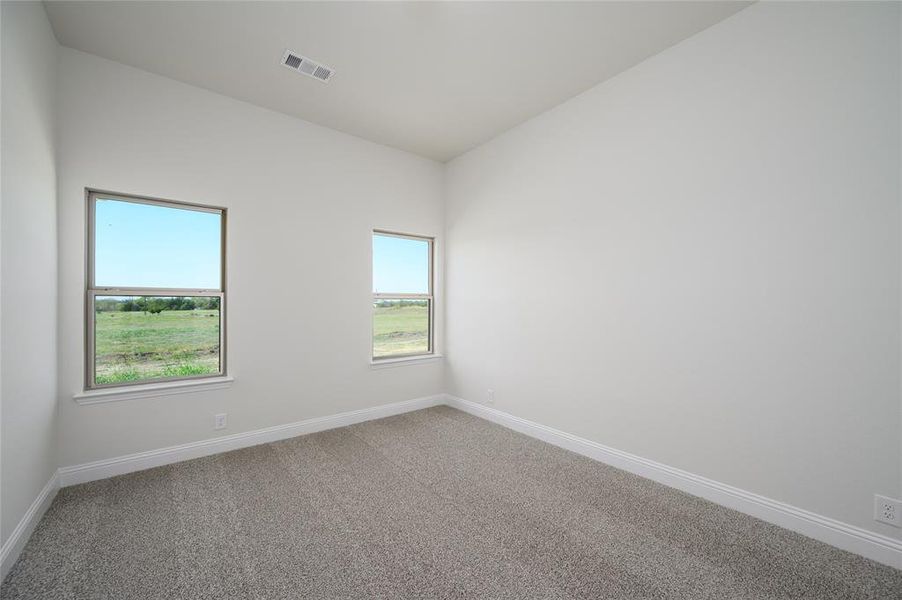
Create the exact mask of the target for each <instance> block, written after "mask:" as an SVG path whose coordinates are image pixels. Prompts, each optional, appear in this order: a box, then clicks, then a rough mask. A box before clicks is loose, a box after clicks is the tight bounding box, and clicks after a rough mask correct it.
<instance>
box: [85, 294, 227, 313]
mask: <svg viewBox="0 0 902 600" xmlns="http://www.w3.org/2000/svg"><path fill="white" fill-rule="evenodd" d="M94 310H96V311H97V312H145V313H150V314H152V315H155V314H159V313H161V312H163V311H164V310H219V298H218V297H215V296H172V297H166V298H163V297H155V296H137V297H134V298H98V299H96V300H95V301H94Z"/></svg>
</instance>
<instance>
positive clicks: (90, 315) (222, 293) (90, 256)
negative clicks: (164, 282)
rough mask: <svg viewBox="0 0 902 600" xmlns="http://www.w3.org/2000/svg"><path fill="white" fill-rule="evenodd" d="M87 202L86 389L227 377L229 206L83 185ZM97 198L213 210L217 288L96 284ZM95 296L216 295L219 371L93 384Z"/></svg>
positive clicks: (184, 208) (209, 211)
mask: <svg viewBox="0 0 902 600" xmlns="http://www.w3.org/2000/svg"><path fill="white" fill-rule="evenodd" d="M85 199H86V205H87V213H86V222H87V235H86V238H85V242H86V244H85V245H86V252H85V259H86V265H85V344H84V347H85V387H84V389H85V390H86V391H88V390H102V389H111V388H127V387H131V386H139V385H143V386H147V385H153V384H157V383H170V382H177V381H193V380H199V379H213V378H222V377H225V376H227V373H228V371H227V360H226V358H227V355H228V353H227V352H226V339H227V336H226V230H227V224H228V209H226V208H225V207H221V206H210V205H205V204H195V203H192V202H181V201H178V200H165V199H162V198H151V197H147V196H138V195H135V194H121V193H118V192H107V191H104V190H98V189H92V188H85ZM98 199H106V200H115V201H119V202H131V203H133V204H149V205H152V206H163V207H166V208H175V209H180V210H195V211H200V212H208V213H215V214H218V215H220V234H219V246H220V247H219V288H200V289H194V288H151V287H96V284H95V281H94V275H95V272H94V271H95V262H94V259H95V253H96V243H97V239H96V237H95V229H96V223H95V218H96V205H97V200H98ZM97 296H163V297H173V296H176V297H198V296H207V297H218V298H219V371H218V372H216V373H208V374H205V375H187V376H184V377H154V378H150V379H141V380H139V381H129V382H121V383H100V384H98V383H96V381H95V375H96V373H95V369H96V363H97V357H96V356H95V352H96V347H95V345H96V339H95V331H94V326H95V313H94V301H95V299H96V297H97Z"/></svg>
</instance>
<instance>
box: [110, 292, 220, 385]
mask: <svg viewBox="0 0 902 600" xmlns="http://www.w3.org/2000/svg"><path fill="white" fill-rule="evenodd" d="M219 340H220V300H219V297H218V296H95V297H94V348H95V350H94V357H95V358H94V361H95V362H94V383H95V384H98V385H109V384H116V383H130V382H136V381H142V380H146V379H160V378H173V377H174V378H182V377H192V376H198V375H215V374H217V373H219V371H220V348H219Z"/></svg>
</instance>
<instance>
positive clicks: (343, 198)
mask: <svg viewBox="0 0 902 600" xmlns="http://www.w3.org/2000/svg"><path fill="white" fill-rule="evenodd" d="M301 83H303V82H301ZM314 84H316V85H320V84H318V83H316V82H314ZM59 123H60V128H59V133H60V137H59V152H58V156H59V164H58V172H59V195H60V197H59V210H60V232H59V233H60V238H59V239H60V248H59V258H60V273H61V277H60V290H59V291H60V302H59V315H60V368H59V381H60V386H59V388H60V390H59V391H60V403H61V404H60V406H61V413H60V414H61V419H60V422H61V440H60V444H61V458H60V464H61V466H66V465H73V464H80V463H84V462H87V461H93V460H98V459H104V458H109V457H114V456H119V455H123V454H126V453H131V452H137V451H143V450H149V449H156V448H161V447H165V446H170V445H174V444H179V443H185V442H190V441H196V440H202V439H206V438H210V437H213V436H214V435H218V434H232V433H237V432H242V431H247V430H253V429H257V428H261V427H267V426H272V425H278V424H284V423H290V422H294V421H298V420H302V419H307V418H311V417H317V416H322V415H331V414H335V413H339V412H343V411H347V410H353V409H359V408H364V407H369V406H375V405H380V404H386V403H390V402H397V401H400V400H407V399H412V398H417V397H422V396H427V395H432V394H436V393H439V392H441V391H442V368H443V367H442V364H441V361H432V362H431V363H428V364H418V365H406V366H403V367H398V368H392V369H376V370H374V369H371V367H370V342H371V337H370V336H371V334H370V331H371V310H372V309H371V289H372V288H371V285H372V284H371V263H370V256H371V238H370V235H371V230H372V229H373V228H374V227H378V228H387V229H391V230H397V231H404V232H411V233H417V234H425V235H435V236H437V237H438V240H437V252H438V256H437V259H438V262H439V264H441V251H442V242H443V240H442V235H441V234H442V207H441V189H442V188H441V177H442V167H441V165H440V164H438V163H435V162H432V161H429V160H426V159H423V158H418V157H415V156H413V155H410V154H406V153H403V152H400V151H396V150H391V149H388V148H386V147H383V146H379V145H376V144H373V143H370V142H365V141H362V140H360V139H358V138H354V137H351V136H348V135H345V134H340V133H336V132H334V131H331V130H328V129H325V128H322V127H319V126H314V125H311V124H309V123H305V122H303V121H299V120H296V119H293V118H290V117H287V116H284V115H280V114H277V113H274V112H270V111H267V110H264V109H261V108H256V107H253V106H251V105H248V104H245V103H242V102H239V101H236V100H232V99H228V98H225V97H223V96H219V95H216V94H213V93H210V92H207V91H204V90H201V89H199V88H194V87H191V86H187V85H184V84H181V83H177V82H175V81H172V80H169V79H165V78H162V77H159V76H156V75H152V74H150V73H147V72H143V71H139V70H136V69H132V68H129V67H125V66H123V65H120V64H117V63H113V62H110V61H106V60H103V59H100V58H97V57H94V56H91V55H87V54H83V53H80V52H77V51H74V50H69V49H63V50H62V54H61V64H60V102H59ZM86 187H91V188H99V189H104V190H111V191H118V192H122V193H134V194H141V195H148V196H154V197H160V198H169V199H174V200H182V201H189V202H196V203H201V204H212V205H218V206H225V207H227V208H228V210H229V224H228V249H227V252H228V291H227V294H228V351H229V355H228V364H229V373H230V374H231V375H234V376H235V378H236V381H235V384H234V386H233V387H232V388H230V389H228V390H216V391H207V392H200V393H192V394H185V395H172V396H164V397H159V398H143V399H137V400H129V401H122V402H114V403H108V404H95V405H89V406H83V405H78V404H76V403H75V402H74V401H73V400H72V395H73V394H74V393H76V392H78V391H80V390H81V389H82V387H83V384H84V381H83V379H84V375H83V360H84V349H83V346H84V325H83V314H84V291H85V279H84V271H85V269H84V263H85V258H84V252H85V188H86ZM439 275H440V274H439ZM437 283H438V284H439V285H438V290H439V291H440V290H441V281H440V279H439V281H438V282H437ZM275 297H279V298H291V299H292V300H293V305H292V306H285V305H284V304H283V303H282V302H277V301H275V300H274V298H275ZM438 301H439V302H441V297H440V294H439V297H438ZM438 333H439V337H441V331H440V330H439V332H438ZM439 343H440V341H439ZM220 412H226V413H228V414H229V428H228V429H226V430H224V431H221V432H219V431H217V432H214V431H213V415H214V414H215V413H220Z"/></svg>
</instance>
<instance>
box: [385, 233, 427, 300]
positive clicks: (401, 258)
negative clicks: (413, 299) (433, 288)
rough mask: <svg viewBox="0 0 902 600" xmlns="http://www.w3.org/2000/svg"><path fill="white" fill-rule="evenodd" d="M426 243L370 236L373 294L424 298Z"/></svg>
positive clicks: (387, 236)
mask: <svg viewBox="0 0 902 600" xmlns="http://www.w3.org/2000/svg"><path fill="white" fill-rule="evenodd" d="M429 251H430V243H429V240H426V239H410V238H407V237H397V236H391V235H383V234H379V233H376V234H373V293H376V294H428V293H429V291H430V290H429V267H430V264H429V263H430V257H429Z"/></svg>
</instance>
